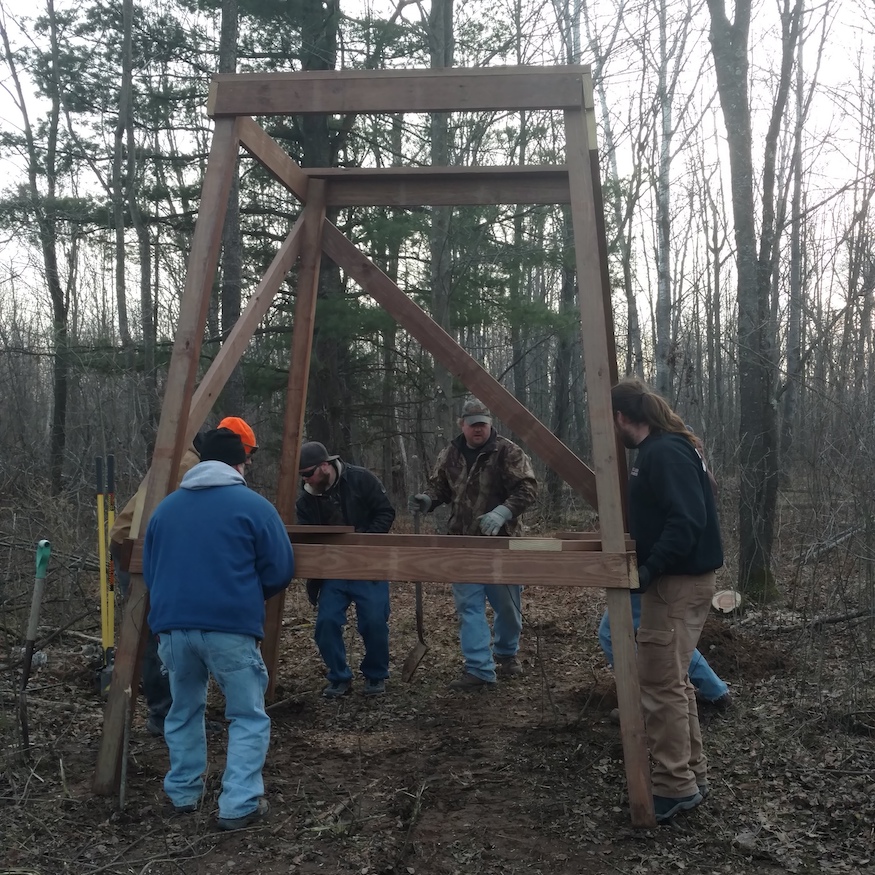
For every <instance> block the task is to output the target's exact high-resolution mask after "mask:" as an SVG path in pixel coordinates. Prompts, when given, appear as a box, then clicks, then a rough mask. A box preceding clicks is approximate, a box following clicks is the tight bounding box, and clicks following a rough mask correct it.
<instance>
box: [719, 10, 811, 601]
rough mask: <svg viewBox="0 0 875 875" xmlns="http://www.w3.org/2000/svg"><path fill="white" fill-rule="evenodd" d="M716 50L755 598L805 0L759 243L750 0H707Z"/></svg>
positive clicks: (763, 589)
mask: <svg viewBox="0 0 875 875" xmlns="http://www.w3.org/2000/svg"><path fill="white" fill-rule="evenodd" d="M708 8H709V10H710V13H711V33H710V38H711V50H712V52H713V56H714V67H715V71H716V74H717V89H718V93H719V95H720V104H721V107H722V110H723V117H724V122H725V124H726V132H727V143H728V147H729V164H730V174H731V179H732V213H733V221H734V230H735V244H736V263H737V270H738V297H737V301H738V373H739V377H738V379H739V387H738V388H739V405H740V411H739V412H740V433H739V475H740V476H739V481H740V483H739V506H738V513H739V541H740V544H739V548H740V557H739V568H738V575H739V579H738V585H739V589H740V590H741V591H742V592H745V593H746V594H747V596H748V597H749V598H751V599H753V600H758V601H765V600H768V599H771V598H774V597H775V595H776V589H775V581H774V576H773V572H772V545H773V539H774V518H775V508H776V505H777V494H778V493H777V490H778V478H777V475H778V458H777V421H776V417H775V408H774V394H773V392H772V389H771V387H772V385H773V381H774V375H775V369H774V364H773V356H774V353H775V348H776V346H777V341H776V338H774V337H771V336H769V330H770V326H771V318H770V300H771V283H772V271H773V260H774V253H775V243H776V241H775V154H776V149H777V141H778V134H779V132H780V124H781V120H782V117H783V113H784V106H785V104H786V99H787V92H788V90H789V73H790V70H791V69H792V60H793V55H794V51H795V46H796V36H797V35H798V24H799V18H800V16H801V3H797V5H796V7H795V8H794V10H793V11H792V13H785V14H782V23H783V24H784V45H783V54H782V65H781V79H780V80H779V86H778V90H777V93H776V98H775V103H774V106H773V108H772V115H771V123H770V126H769V130H768V133H767V135H766V149H765V162H764V168H763V174H762V192H763V194H762V218H761V232H760V237H759V247H757V236H756V219H755V208H754V184H755V180H756V179H757V178H758V174H755V173H754V167H753V135H752V131H751V114H750V96H749V93H748V33H749V29H750V17H751V9H750V0H738V2H736V4H735V22H734V23H730V22H729V20H728V19H727V17H726V13H725V11H724V5H723V0H708Z"/></svg>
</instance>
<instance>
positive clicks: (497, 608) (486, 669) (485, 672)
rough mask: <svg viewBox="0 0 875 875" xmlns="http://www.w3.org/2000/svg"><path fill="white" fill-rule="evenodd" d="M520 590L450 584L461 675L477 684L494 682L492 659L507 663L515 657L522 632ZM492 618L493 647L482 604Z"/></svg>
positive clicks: (505, 586)
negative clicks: (462, 667) (471, 677)
mask: <svg viewBox="0 0 875 875" xmlns="http://www.w3.org/2000/svg"><path fill="white" fill-rule="evenodd" d="M522 591H523V588H522V586H520V585H518V584H504V583H454V584H453V599H454V600H455V602H456V613H457V614H458V617H459V643H460V644H461V645H462V656H463V657H464V658H465V671H466V672H467V673H468V674H472V675H474V677H478V678H480V679H481V680H484V681H488V682H489V683H493V682H494V681H495V660H494V659H493V649H494V652H495V657H496V658H498V659H507V658H509V657H511V656H516V654H517V651H518V650H519V648H520V633H521V632H522V629H523V614H522V604H521V598H522ZM487 600H488V601H489V604H490V605H492V611H493V614H494V617H493V625H494V627H495V643H494V647H493V646H491V643H492V633H491V631H490V629H489V621H488V620H487V619H486V602H487Z"/></svg>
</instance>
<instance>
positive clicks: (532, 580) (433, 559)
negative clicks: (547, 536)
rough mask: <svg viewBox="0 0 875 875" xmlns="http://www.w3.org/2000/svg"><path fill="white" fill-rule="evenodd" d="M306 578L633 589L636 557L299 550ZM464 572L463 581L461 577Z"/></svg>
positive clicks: (331, 547)
mask: <svg viewBox="0 0 875 875" xmlns="http://www.w3.org/2000/svg"><path fill="white" fill-rule="evenodd" d="M295 568H296V570H295V575H296V576H297V577H301V578H307V577H317V578H328V577H336V578H349V579H353V580H356V579H358V580H397V581H407V580H420V581H428V582H432V583H454V582H459V581H460V580H464V581H466V582H471V583H519V584H525V585H527V586H528V585H531V586H550V587H556V586H559V587H563V586H574V587H611V588H621V589H623V590H624V593H623V594H624V596H625V598H626V600H627V601H628V595H627V594H626V593H627V592H628V589H629V575H630V568H634V560H633V558H632V556H631V555H630V556H627V555H626V554H619V553H600V552H595V551H577V552H571V551H569V552H566V551H562V552H559V553H545V552H543V551H541V550H529V551H523V550H474V549H471V548H464V547H462V548H453V547H444V546H441V547H391V546H387V547H382V546H374V547H363V546H343V545H338V544H301V543H298V544H295ZM461 571H464V574H463V575H460V572H461Z"/></svg>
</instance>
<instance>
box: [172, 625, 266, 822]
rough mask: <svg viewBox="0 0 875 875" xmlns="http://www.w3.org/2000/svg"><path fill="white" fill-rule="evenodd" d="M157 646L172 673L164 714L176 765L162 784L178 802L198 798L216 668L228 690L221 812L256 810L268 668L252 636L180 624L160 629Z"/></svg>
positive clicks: (261, 783)
mask: <svg viewBox="0 0 875 875" xmlns="http://www.w3.org/2000/svg"><path fill="white" fill-rule="evenodd" d="M158 652H159V654H160V655H161V659H162V661H163V662H164V664H165V665H166V666H167V669H168V672H169V674H170V689H171V691H172V693H173V704H172V705H171V706H170V713H169V714H168V715H167V718H166V719H165V721H164V740H165V741H166V742H167V749H168V750H169V752H170V771H169V772H167V774H166V776H165V777H164V791H165V792H166V793H167V795H168V796H169V797H170V801H171V802H172V803H173V804H174V806H176V807H177V808H179V807H181V806H184V805H191V804H193V803H194V804H196V803H197V802H199V800H200V798H201V796H202V794H203V790H204V773H205V772H206V768H207V736H206V726H205V723H204V710H205V708H206V703H207V685H208V682H209V679H210V675H211V674H212V676H213V677H214V678H215V679H216V683H218V685H219V688H220V689H221V690H222V693H223V694H224V696H225V717H226V718H227V719H228V720H229V721H230V723H229V726H228V755H227V760H226V763H225V773H224V774H223V776H222V792H221V793H220V795H219V817H222V818H236V817H245V816H246V815H247V814H251V813H252V812H253V811H255V809H256V808H257V807H258V800H259V797H261V796H263V795H264V779H263V777H262V769H263V767H264V760H265V758H266V757H267V749H268V745H269V744H270V717H268V716H267V713H266V712H265V710H264V694H265V691H266V690H267V668H266V667H265V665H264V660H263V659H262V658H261V651H260V650H259V649H258V644H257V642H256V640H255V638H253V637H252V636H251V635H240V634H236V633H233V632H204V631H201V630H199V629H175V630H173V631H171V632H162V633H161V635H160V636H159V642H158Z"/></svg>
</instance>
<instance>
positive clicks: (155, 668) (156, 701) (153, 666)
mask: <svg viewBox="0 0 875 875" xmlns="http://www.w3.org/2000/svg"><path fill="white" fill-rule="evenodd" d="M113 566H114V568H115V581H116V584H117V585H118V591H119V595H120V596H121V598H122V600H123V601H124V600H125V599H126V598H127V596H128V591H129V590H130V588H131V575H130V574H128V572H127V571H125V570H124V569H123V568H122V567H121V565H119V563H118V562H117V561H116V559H115V558H113ZM140 679H141V680H142V682H143V695H144V696H145V697H146V706H147V707H148V709H149V716H150V717H154V718H155V719H156V720H157V721H158V722H159V723H163V722H164V718H165V717H166V716H167V712H168V711H169V710H170V703H171V702H172V696H171V695H170V680H169V679H168V677H167V669H166V668H165V667H164V664H163V663H162V662H161V657H160V656H158V639H157V638H156V637H155V636H154V635H153V634H152V633H151V631H150V632H149V634H148V636H147V637H146V647H145V649H144V650H143V661H142V663H141V664H140Z"/></svg>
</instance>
